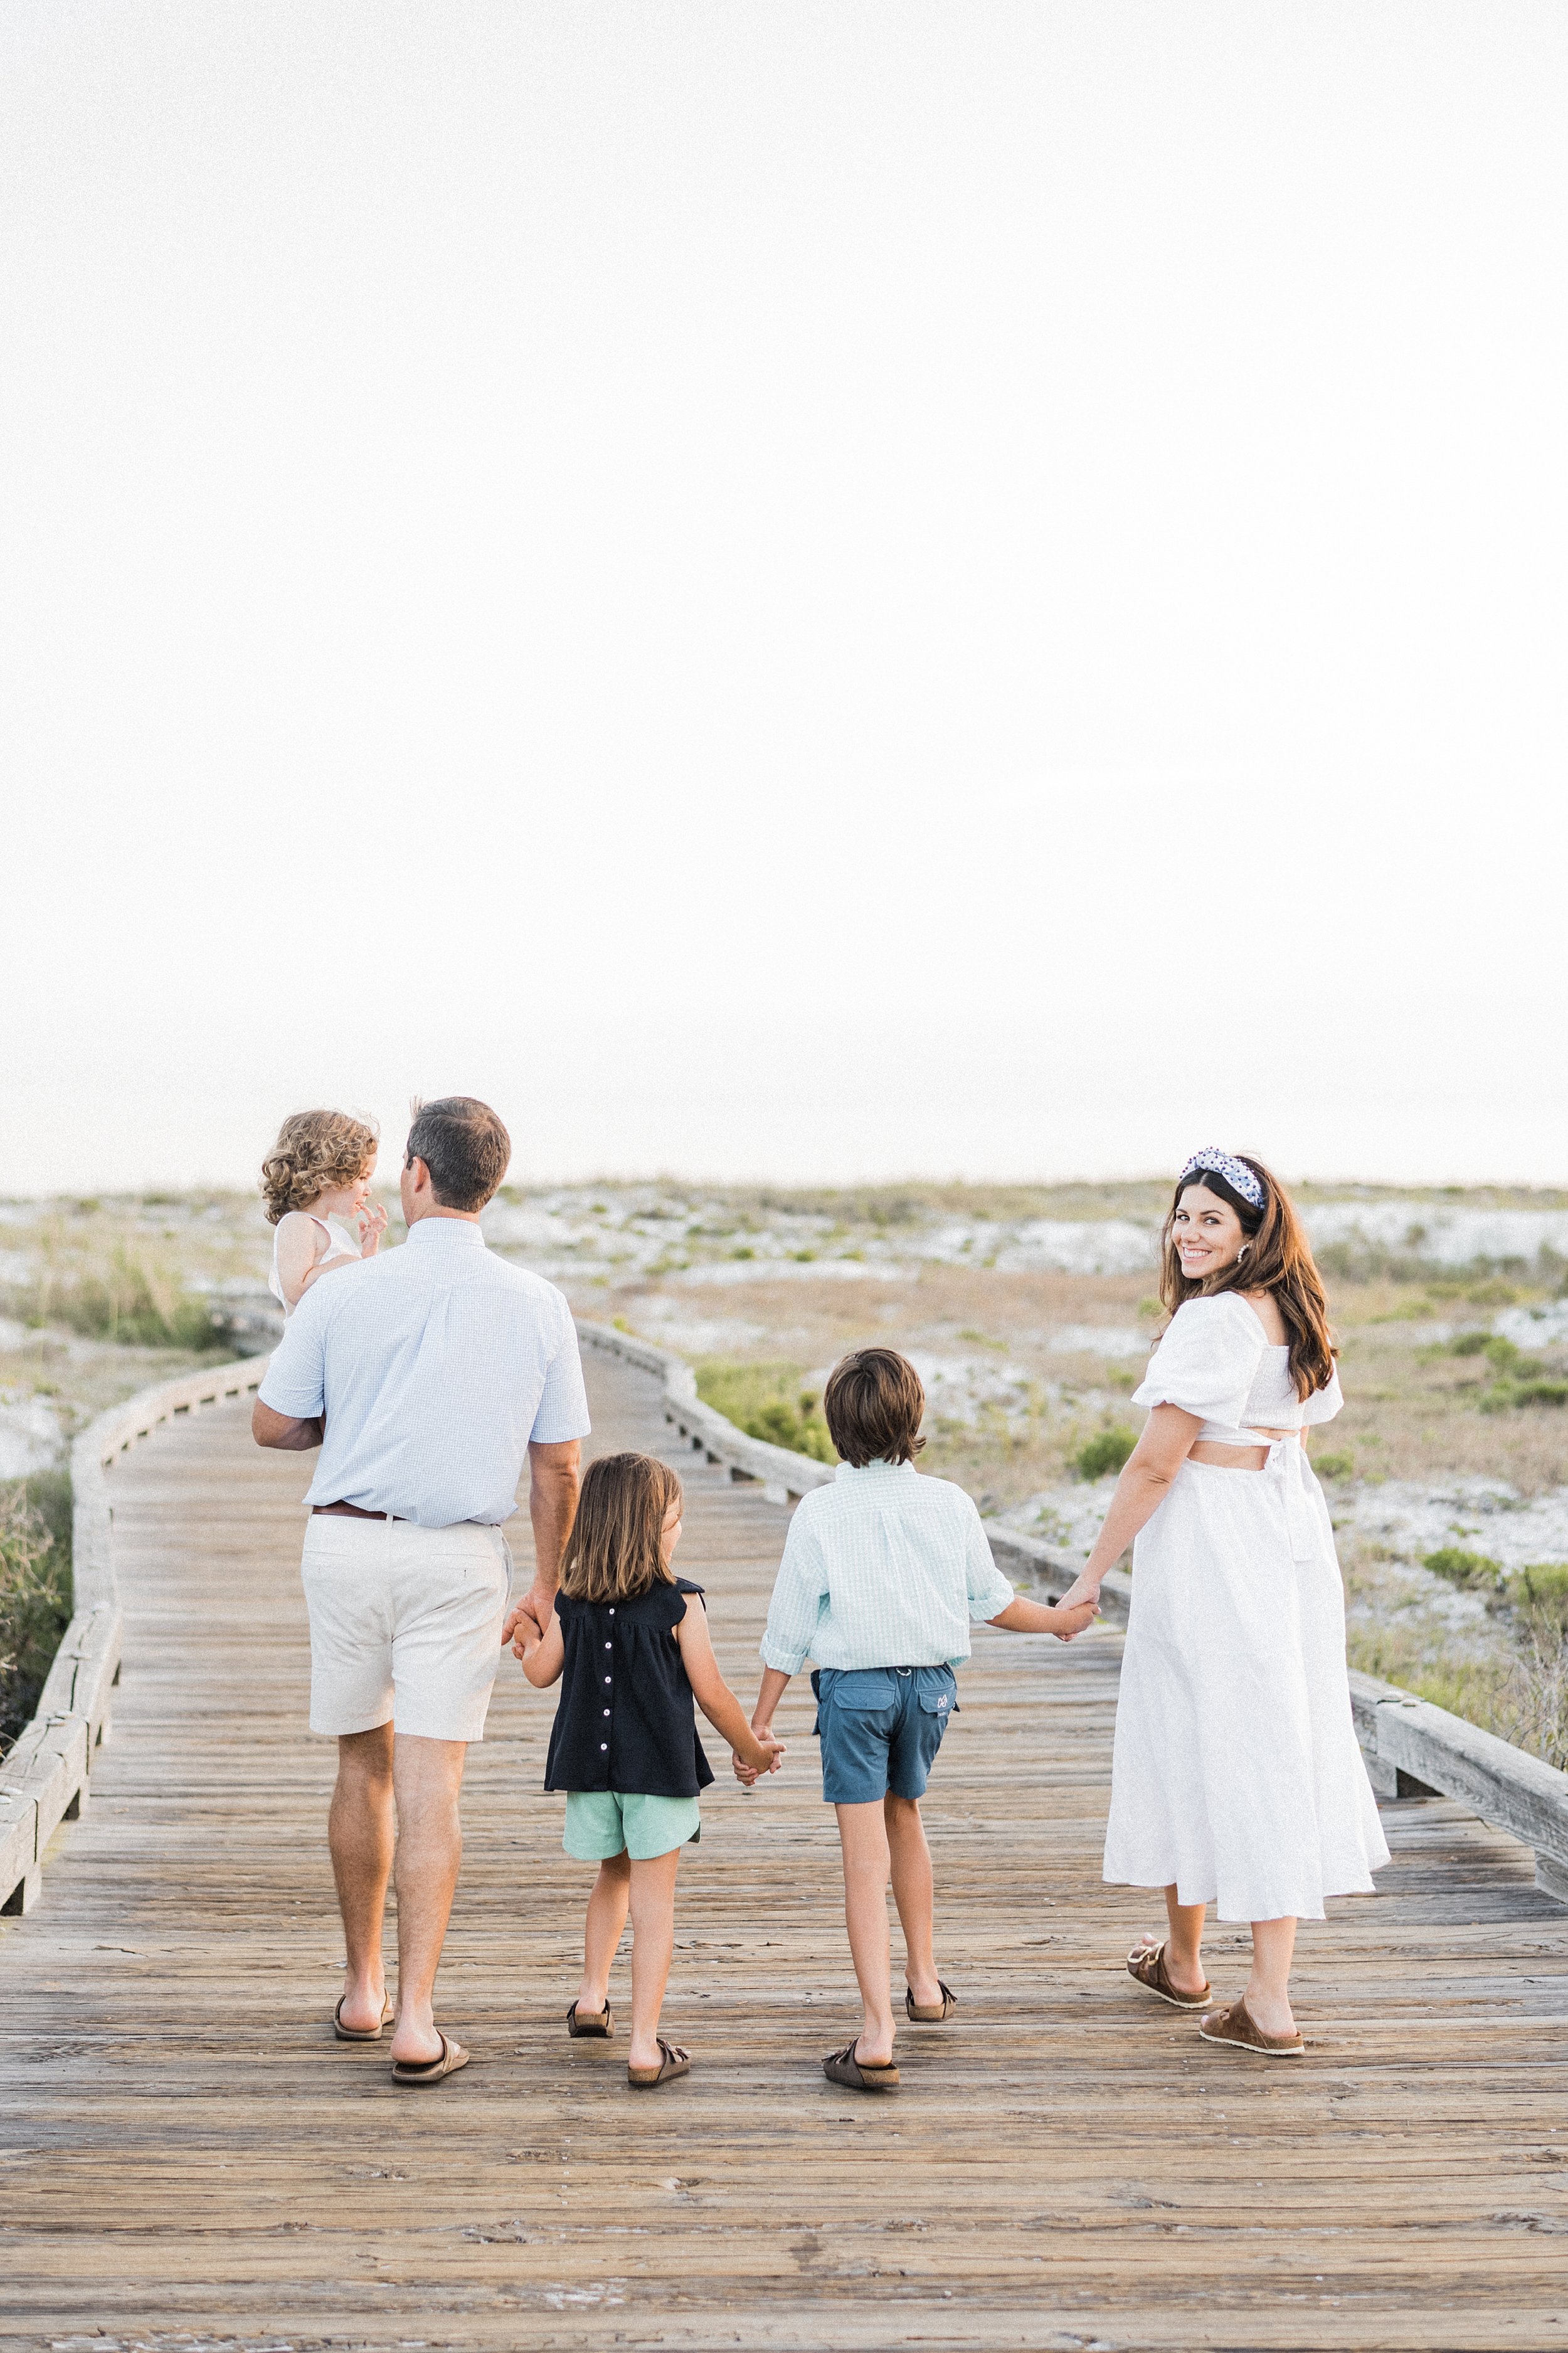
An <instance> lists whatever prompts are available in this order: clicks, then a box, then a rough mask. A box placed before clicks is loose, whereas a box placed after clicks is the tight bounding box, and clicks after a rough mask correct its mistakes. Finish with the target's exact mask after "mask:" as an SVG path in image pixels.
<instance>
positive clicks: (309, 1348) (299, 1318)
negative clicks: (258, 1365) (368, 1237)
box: [257, 1284, 327, 1421]
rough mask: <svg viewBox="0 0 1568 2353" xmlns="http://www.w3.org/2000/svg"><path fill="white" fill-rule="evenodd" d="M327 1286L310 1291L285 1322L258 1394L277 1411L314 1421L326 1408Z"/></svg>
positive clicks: (300, 1419) (303, 1419) (264, 1402)
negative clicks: (281, 1335)
mask: <svg viewBox="0 0 1568 2353" xmlns="http://www.w3.org/2000/svg"><path fill="white" fill-rule="evenodd" d="M325 1290H326V1286H325V1285H324V1284H319V1285H317V1286H316V1288H315V1289H313V1290H310V1291H307V1292H306V1293H305V1295H304V1297H303V1298H302V1299H301V1300H300V1304H299V1305H298V1307H296V1308H295V1310H294V1313H293V1314H292V1315H290V1316H289V1321H288V1323H287V1324H285V1325H284V1326H283V1337H282V1338H281V1340H279V1343H278V1345H277V1347H276V1348H275V1349H274V1350H273V1352H272V1362H271V1363H270V1364H269V1365H268V1367H267V1377H266V1379H265V1380H264V1381H263V1382H262V1384H261V1387H260V1388H259V1389H258V1391H257V1395H258V1397H259V1398H260V1399H261V1402H262V1404H263V1405H269V1406H270V1407H271V1408H272V1410H273V1412H274V1413H286V1414H288V1415H289V1418H290V1419H292V1420H294V1421H311V1420H313V1419H315V1417H316V1415H317V1414H319V1413H325V1411H326V1409H327V1388H326V1378H327V1347H326V1339H327V1335H326V1309H327V1301H326V1298H325V1296H324V1293H325Z"/></svg>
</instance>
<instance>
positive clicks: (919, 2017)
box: [904, 1978, 958, 2026]
mask: <svg viewBox="0 0 1568 2353" xmlns="http://www.w3.org/2000/svg"><path fill="white" fill-rule="evenodd" d="M937 1984H938V1985H939V1986H940V1987H941V1988H942V2000H940V2001H917V2000H915V1998H914V1995H913V1994H912V1993H911V1992H910V1989H909V1987H908V1986H906V1987H905V1988H904V2010H905V2013H906V2015H907V2016H909V2017H910V2018H912V2019H913V2021H914V2022H915V2024H916V2025H917V2026H941V2025H942V2024H943V2023H944V2022H945V2021H946V2020H948V2019H950V2018H951V2017H952V2013H953V2011H954V2010H956V2009H957V2008H958V1996H957V1995H956V1994H955V1993H954V1992H953V1989H952V1987H951V1986H950V1985H943V1984H942V1979H941V1978H938V1979H937Z"/></svg>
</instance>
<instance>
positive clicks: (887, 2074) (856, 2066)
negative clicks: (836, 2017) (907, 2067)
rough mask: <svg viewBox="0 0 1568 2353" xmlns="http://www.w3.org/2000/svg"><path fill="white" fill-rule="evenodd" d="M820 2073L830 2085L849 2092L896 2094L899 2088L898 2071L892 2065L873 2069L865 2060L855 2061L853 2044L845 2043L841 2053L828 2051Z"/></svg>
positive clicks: (857, 2038)
mask: <svg viewBox="0 0 1568 2353" xmlns="http://www.w3.org/2000/svg"><path fill="white" fill-rule="evenodd" d="M858 2040H859V2037H858V2036H857V2037H856V2041H857V2042H858ZM822 2072H823V2073H824V2074H825V2075H826V2078H827V2080H828V2082H829V2083H830V2084H844V2085H845V2087H846V2088H847V2090H848V2091H851V2092H896V2091H897V2090H898V2088H899V2071H898V2069H897V2068H896V2067H895V2066H892V2065H889V2066H886V2067H873V2066H871V2065H870V2064H869V2063H868V2062H867V2061H866V2060H864V2059H857V2058H856V2056H855V2044H854V2042H847V2043H846V2044H845V2045H844V2048H843V2050H842V2051H830V2052H828V2054H827V2056H826V2059H825V2060H824V2061H823V2063H822Z"/></svg>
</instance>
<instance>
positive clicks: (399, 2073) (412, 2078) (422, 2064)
mask: <svg viewBox="0 0 1568 2353" xmlns="http://www.w3.org/2000/svg"><path fill="white" fill-rule="evenodd" d="M436 2031H437V2034H441V2030H440V2028H439V2027H437V2029H436ZM467 2065H468V2052H466V2051H465V2050H464V2048H463V2046H462V2044H461V2043H460V2042H452V2041H451V2039H450V2037H449V2036H447V2035H445V2034H441V2056H440V2057H439V2058H438V2059H395V2060H394V2061H393V2063H392V2080H393V2082H394V2083H395V2084H440V2083H444V2082H445V2080H446V2078H447V2076H448V2075H455V2074H456V2073H457V2072H458V2068H459V2067H466V2066H467Z"/></svg>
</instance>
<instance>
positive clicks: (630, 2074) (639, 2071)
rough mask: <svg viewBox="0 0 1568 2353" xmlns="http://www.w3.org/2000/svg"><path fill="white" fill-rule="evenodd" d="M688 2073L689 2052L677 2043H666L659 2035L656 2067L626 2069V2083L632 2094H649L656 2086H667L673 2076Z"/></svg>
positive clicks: (689, 2068)
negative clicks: (629, 2086)
mask: <svg viewBox="0 0 1568 2353" xmlns="http://www.w3.org/2000/svg"><path fill="white" fill-rule="evenodd" d="M690 2073H691V2053H690V2052H689V2051H683V2050H682V2049H681V2048H680V2045H679V2042H666V2041H665V2039H664V2037H663V2035H662V2034H661V2035H660V2036H659V2038H658V2066H657V2067H628V2068H627V2069H626V2081H627V2083H628V2084H630V2085H631V2087H632V2089H633V2091H634V2092H651V2091H652V2090H653V2087H654V2085H655V2084H668V2082H669V2081H670V2079H671V2078H672V2077H673V2076H676V2075H689V2074H690Z"/></svg>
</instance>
